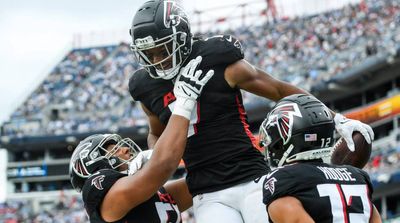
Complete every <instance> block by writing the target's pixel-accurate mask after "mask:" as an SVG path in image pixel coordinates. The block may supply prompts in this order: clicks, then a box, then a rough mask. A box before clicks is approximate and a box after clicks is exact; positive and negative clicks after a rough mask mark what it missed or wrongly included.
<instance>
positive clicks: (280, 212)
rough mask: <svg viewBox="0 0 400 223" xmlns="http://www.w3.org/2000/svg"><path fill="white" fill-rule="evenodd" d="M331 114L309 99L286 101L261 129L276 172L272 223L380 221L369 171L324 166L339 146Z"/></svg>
mask: <svg viewBox="0 0 400 223" xmlns="http://www.w3.org/2000/svg"><path fill="white" fill-rule="evenodd" d="M334 131H335V123H334V120H333V118H332V114H331V113H330V111H329V109H328V108H327V107H326V106H325V105H324V104H323V103H321V102H320V101H318V100H317V99H316V98H315V97H313V96H310V95H301V94H297V95H291V96H288V97H285V98H283V99H281V100H280V101H279V102H278V103H277V104H276V105H275V107H274V108H273V109H272V111H271V112H270V113H269V114H268V116H267V118H266V119H265V120H264V122H263V123H262V125H261V127H260V143H261V145H262V146H264V147H265V151H266V156H267V161H268V164H269V165H270V166H271V167H276V168H275V169H273V170H272V171H271V172H270V173H269V174H268V175H267V177H266V179H265V181H264V186H263V191H264V199H263V200H264V203H265V204H266V205H267V211H268V214H269V218H270V222H274V223H281V222H286V223H291V222H293V223H294V222H302V223H309V222H350V223H351V222H357V223H363V222H365V223H368V222H370V223H377V222H381V220H380V215H379V213H378V211H377V210H376V208H375V206H374V205H373V204H372V202H371V196H372V190H373V188H372V184H371V181H370V179H369V176H368V174H367V173H366V172H364V171H363V170H361V169H358V168H355V167H353V166H338V165H330V164H326V163H323V158H325V157H329V155H330V153H331V150H332V146H333V144H334V138H333V133H334Z"/></svg>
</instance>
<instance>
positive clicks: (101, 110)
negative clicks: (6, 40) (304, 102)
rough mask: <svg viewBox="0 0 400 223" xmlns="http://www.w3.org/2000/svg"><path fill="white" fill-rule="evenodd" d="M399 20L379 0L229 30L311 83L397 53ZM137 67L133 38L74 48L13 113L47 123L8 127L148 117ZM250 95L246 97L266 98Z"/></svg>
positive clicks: (286, 72)
mask: <svg viewBox="0 0 400 223" xmlns="http://www.w3.org/2000/svg"><path fill="white" fill-rule="evenodd" d="M399 22H400V3H399V1H388V0H379V1H366V5H365V6H364V7H361V5H348V6H345V7H344V8H342V9H338V10H334V11H329V12H326V13H323V14H318V15H315V16H310V17H306V18H304V17H301V18H294V19H282V20H279V21H276V22H275V23H266V24H264V25H262V26H247V27H242V28H238V29H235V30H228V31H224V32H225V33H231V34H233V35H235V36H237V37H238V38H239V39H240V40H241V42H242V44H243V45H244V49H245V54H246V57H247V58H248V60H250V61H251V62H252V63H253V64H256V65H258V66H259V67H260V68H262V69H264V70H266V71H267V72H268V73H270V74H272V75H274V76H276V77H277V78H279V79H281V80H285V81H288V82H291V83H292V84H295V85H299V86H301V87H302V88H304V89H306V90H310V88H311V86H312V85H313V84H315V83H317V82H321V81H325V80H329V79H330V78H331V77H332V76H333V75H335V74H339V73H341V72H342V71H343V70H345V69H346V68H348V67H350V66H355V65H357V64H358V63H360V62H362V61H364V60H365V59H366V58H367V57H369V56H373V55H375V54H383V53H391V54H394V53H396V51H395V49H397V45H396V44H397V43H398V42H399V41H400V28H399V27H400V26H398V23H399ZM396 24H397V25H396ZM218 33H219V32H214V33H206V34H204V36H211V35H215V34H218ZM259 36H263V37H264V38H259ZM136 69H138V64H137V63H135V62H134V60H133V58H132V54H131V53H130V51H129V46H128V44H125V43H121V44H119V45H118V46H108V47H96V48H89V49H77V50H73V51H71V52H70V53H69V54H68V55H67V56H66V57H65V58H64V60H62V61H61V62H60V63H59V64H58V65H57V66H56V68H55V69H54V71H53V72H51V74H50V75H49V76H48V77H47V78H46V80H45V81H44V82H43V83H42V84H41V85H40V86H39V88H38V89H37V90H36V91H35V92H34V93H33V94H31V96H30V97H29V98H28V99H27V100H26V101H25V102H24V104H23V105H22V106H20V107H19V108H18V109H17V110H16V111H15V112H14V113H13V114H12V116H11V119H10V122H11V123H12V122H13V121H14V122H17V123H21V120H23V122H22V123H24V122H29V119H31V120H40V123H41V124H40V126H39V127H35V128H23V125H20V126H22V128H12V127H9V128H4V130H3V135H8V136H22V135H25V136H26V135H49V134H50V135H52V134H56V135H60V134H69V133H76V132H78V133H79V132H89V131H91V130H94V129H96V130H98V129H108V128H109V127H110V126H111V127H132V126H135V125H143V124H144V114H143V112H142V111H141V110H140V108H138V107H137V105H136V103H135V102H131V101H130V100H131V99H130V97H129V93H128V92H127V83H128V79H129V75H130V74H132V73H133V71H134V70H136ZM244 97H245V105H249V104H252V106H254V104H255V105H257V103H260V102H259V100H257V99H256V98H254V97H252V96H249V95H245V96H244ZM246 98H247V100H246ZM10 126H12V125H10Z"/></svg>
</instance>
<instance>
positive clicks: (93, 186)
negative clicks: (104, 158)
mask: <svg viewBox="0 0 400 223" xmlns="http://www.w3.org/2000/svg"><path fill="white" fill-rule="evenodd" d="M124 176H126V174H122V173H120V172H118V171H115V170H111V169H104V170H100V171H99V172H97V173H95V174H93V175H92V176H90V177H89V178H88V179H87V180H86V182H85V184H84V185H83V190H82V197H83V200H84V202H85V203H86V204H87V208H88V209H89V210H90V211H92V210H94V209H95V208H97V207H95V206H97V205H100V204H101V202H102V201H103V198H104V197H105V196H106V194H107V192H108V191H109V190H110V189H111V187H112V186H113V185H114V183H115V182H116V181H117V180H118V179H119V178H121V177H124Z"/></svg>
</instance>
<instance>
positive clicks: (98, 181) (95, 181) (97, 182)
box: [92, 175, 104, 190]
mask: <svg viewBox="0 0 400 223" xmlns="http://www.w3.org/2000/svg"><path fill="white" fill-rule="evenodd" d="M103 181H104V175H100V176H97V177H95V178H93V180H92V185H94V186H95V187H96V188H97V189H98V190H103V189H104V188H103V185H101V182H103Z"/></svg>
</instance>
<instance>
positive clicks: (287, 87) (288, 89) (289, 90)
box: [278, 80, 310, 100]
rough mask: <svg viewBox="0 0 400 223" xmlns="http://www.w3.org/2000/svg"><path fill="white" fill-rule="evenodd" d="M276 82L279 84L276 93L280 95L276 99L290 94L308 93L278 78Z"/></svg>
mask: <svg viewBox="0 0 400 223" xmlns="http://www.w3.org/2000/svg"><path fill="white" fill-rule="evenodd" d="M278 82H279V85H280V87H278V94H279V97H280V98H279V99H278V100H280V99H282V98H284V97H286V96H289V95H292V94H308V95H309V94H310V93H309V92H307V91H305V90H303V89H301V88H299V87H297V86H294V85H292V84H289V83H287V82H284V81H279V80H278Z"/></svg>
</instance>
